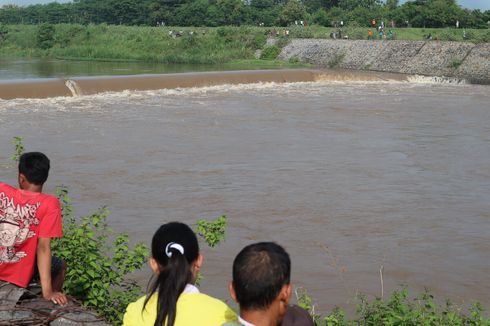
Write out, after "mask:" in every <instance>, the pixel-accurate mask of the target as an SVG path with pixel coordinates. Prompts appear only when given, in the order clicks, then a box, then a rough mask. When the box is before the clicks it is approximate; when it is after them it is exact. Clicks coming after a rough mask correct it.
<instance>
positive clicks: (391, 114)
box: [0, 78, 490, 312]
mask: <svg viewBox="0 0 490 326" xmlns="http://www.w3.org/2000/svg"><path fill="white" fill-rule="evenodd" d="M489 103H490V88H489V87H488V86H478V85H453V84H445V83H440V82H438V81H434V80H431V79H429V78H421V79H420V80H418V81H417V80H415V81H411V82H408V81H385V82H382V81H376V82H360V81H343V82H334V81H318V82H306V83H287V84H274V83H266V84H251V85H224V86H213V87H202V88H189V89H173V90H159V91H158V90H157V91H139V92H136V91H125V92H121V93H105V94H98V95H90V96H80V97H70V98H64V97H58V98H50V99H15V100H8V101H1V100H0V180H2V181H6V182H9V183H15V180H16V168H15V166H14V165H13V164H12V163H11V161H10V160H9V156H10V155H11V154H12V152H13V146H12V143H11V140H12V137H13V136H22V137H24V141H25V145H26V147H27V149H28V150H38V151H43V152H45V153H47V154H48V156H49V157H50V158H51V160H52V172H51V175H50V179H49V181H48V184H47V188H46V190H47V191H48V192H52V191H53V190H54V187H55V186H57V185H61V184H63V185H67V186H68V187H69V189H70V192H71V195H72V197H73V199H74V202H75V203H76V208H77V212H78V213H79V214H87V213H89V212H90V211H92V210H93V209H95V208H97V207H99V206H102V205H106V206H108V207H109V208H110V210H111V216H110V218H109V221H110V224H111V226H112V227H113V228H114V229H115V230H116V231H117V232H123V231H124V232H128V233H129V234H130V235H131V236H132V238H133V239H136V240H138V241H144V242H146V243H149V242H150V239H151V236H152V235H153V233H154V231H155V230H156V228H157V227H158V226H159V225H160V224H162V223H164V222H167V221H172V220H179V221H184V222H187V223H190V224H193V223H195V221H196V220H197V219H198V218H207V219H210V218H214V217H217V216H219V215H221V214H226V215H227V216H228V222H229V227H228V234H227V239H226V241H225V242H224V243H223V244H222V245H220V246H219V247H217V248H215V249H209V248H207V247H205V246H204V245H203V251H204V254H205V257H206V261H205V265H204V271H203V272H204V281H203V285H202V290H203V291H204V292H207V293H210V294H212V295H215V296H218V297H220V298H223V299H228V298H229V296H228V294H227V290H226V283H227V281H228V280H229V279H230V275H231V264H232V260H233V258H234V256H235V255H236V254H237V253H238V251H239V250H240V249H241V248H242V247H244V246H245V245H247V244H250V243H252V242H255V241H276V242H278V243H280V244H282V245H284V246H285V248H286V249H287V251H288V252H289V253H290V255H291V257H292V264H293V265H292V279H293V282H294V284H295V285H296V286H300V287H304V288H306V289H308V291H309V293H310V294H311V295H312V296H313V298H314V300H315V301H316V302H317V303H318V307H317V310H318V311H321V312H323V311H326V310H330V309H332V307H333V306H334V305H339V306H343V307H352V306H353V302H354V297H355V295H356V293H357V292H363V293H366V294H367V295H368V297H369V298H372V297H374V296H377V295H380V291H381V289H380V288H381V287H380V274H379V270H380V267H381V266H383V270H384V273H383V280H384V290H385V293H388V292H390V291H391V290H393V289H396V288H398V287H399V286H400V285H403V284H406V285H408V286H409V288H410V289H412V290H413V292H418V291H423V290H424V288H428V289H430V290H431V291H432V292H433V293H434V294H435V295H436V297H438V298H441V299H442V298H450V299H451V300H453V301H455V302H456V303H459V304H467V303H469V302H471V301H473V300H479V301H481V302H482V303H484V304H485V305H487V306H489V305H490V297H489V295H488V293H490V241H489V237H490V164H489V162H490V123H489V122H490V104H489ZM148 274H149V269H148V268H145V270H143V271H141V272H139V273H138V274H137V275H136V277H137V278H138V279H139V280H140V282H141V283H142V284H145V280H146V278H147V275H148Z"/></svg>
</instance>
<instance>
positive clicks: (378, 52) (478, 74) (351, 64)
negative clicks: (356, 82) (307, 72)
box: [278, 39, 490, 84]
mask: <svg viewBox="0 0 490 326" xmlns="http://www.w3.org/2000/svg"><path fill="white" fill-rule="evenodd" d="M291 58H297V59H299V60H300V61H302V62H307V63H311V64H316V65H320V66H326V67H330V68H344V69H356V70H374V71H387V72H396V73H405V74H418V75H427V76H440V77H457V78H463V79H466V80H468V81H470V82H474V83H481V84H490V43H482V44H476V45H475V44H473V43H463V42H438V41H427V42H426V41H401V40H400V41H398V40H397V41H374V40H373V41H368V40H329V39H293V40H291V42H290V43H289V44H288V45H286V46H285V47H284V48H283V49H282V51H281V53H280V54H279V56H278V59H280V60H290V59H291Z"/></svg>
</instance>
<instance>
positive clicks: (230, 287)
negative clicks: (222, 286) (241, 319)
mask: <svg viewBox="0 0 490 326" xmlns="http://www.w3.org/2000/svg"><path fill="white" fill-rule="evenodd" d="M228 291H229V292H230V297H231V298H232V299H233V301H235V302H236V303H239V302H238V300H237V299H236V292H235V285H234V284H233V281H230V283H228Z"/></svg>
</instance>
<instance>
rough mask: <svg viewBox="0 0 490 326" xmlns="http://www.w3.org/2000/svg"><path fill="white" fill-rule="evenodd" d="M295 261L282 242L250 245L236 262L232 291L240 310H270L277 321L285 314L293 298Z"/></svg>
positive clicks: (230, 287)
mask: <svg viewBox="0 0 490 326" xmlns="http://www.w3.org/2000/svg"><path fill="white" fill-rule="evenodd" d="M290 277H291V260H290V258H289V255H288V253H287V252H286V251H285V250H284V248H283V247H281V246H280V245H278V244H276V243H273V242H260V243H255V244H251V245H248V246H246V247H245V248H243V249H242V251H240V253H239V254H238V255H237V256H236V258H235V260H234V261H233V281H232V282H231V283H230V286H229V290H230V294H231V296H232V298H233V299H234V300H235V301H237V302H238V304H239V305H240V312H241V313H243V312H251V311H262V312H264V313H265V312H267V311H270V314H271V315H273V316H270V317H271V318H272V319H273V320H276V321H280V320H281V319H282V317H283V316H284V314H285V312H286V309H287V306H288V303H289V299H290V297H291V285H290Z"/></svg>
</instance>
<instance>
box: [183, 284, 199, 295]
mask: <svg viewBox="0 0 490 326" xmlns="http://www.w3.org/2000/svg"><path fill="white" fill-rule="evenodd" d="M182 293H187V294H189V293H199V289H198V288H197V287H196V286H195V285H193V284H186V285H185V289H184V291H182Z"/></svg>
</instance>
